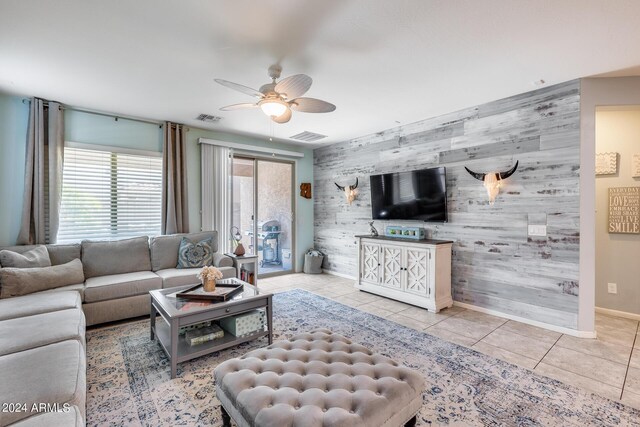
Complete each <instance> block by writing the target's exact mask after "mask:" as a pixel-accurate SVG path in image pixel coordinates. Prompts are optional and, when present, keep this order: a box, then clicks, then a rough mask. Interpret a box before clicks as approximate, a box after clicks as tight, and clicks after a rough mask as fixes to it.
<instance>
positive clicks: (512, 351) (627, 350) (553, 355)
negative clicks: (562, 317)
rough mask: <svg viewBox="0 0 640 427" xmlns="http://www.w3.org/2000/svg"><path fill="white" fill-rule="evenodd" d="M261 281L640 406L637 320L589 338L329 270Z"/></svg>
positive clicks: (602, 324) (604, 319) (616, 322)
mask: <svg viewBox="0 0 640 427" xmlns="http://www.w3.org/2000/svg"><path fill="white" fill-rule="evenodd" d="M258 283H259V286H260V287H261V288H263V289H266V290H269V291H271V292H283V291H287V290H290V289H295V288H300V289H306V290H308V291H310V292H314V293H316V294H318V295H322V296H324V297H327V298H330V299H333V300H335V301H337V302H340V303H342V304H345V305H348V306H351V307H354V308H357V309H358V310H363V311H366V312H368V313H371V314H375V315H376V316H380V317H383V318H385V319H388V320H390V321H393V322H396V323H399V324H401V325H404V326H407V327H409V328H413V329H416V330H421V331H425V332H427V333H429V334H431V335H435V336H438V337H440V338H442V339H444V340H447V341H450V342H454V343H456V344H460V345H463V346H466V347H470V348H473V349H474V350H477V351H479V352H482V353H485V354H487V355H490V356H493V357H496V358H498V359H502V360H505V361H507V362H509V363H513V364H515V365H519V366H521V367H524V368H527V369H530V370H533V371H535V372H538V373H540V374H542V375H545V376H548V377H551V378H555V379H557V380H560V381H562V382H565V383H567V384H571V385H574V386H576V387H580V388H584V389H587V390H589V391H592V392H594V393H597V394H600V395H602V396H605V397H608V398H611V399H615V400H620V401H622V402H623V403H626V404H627V405H630V406H633V407H636V408H639V409H640V330H639V325H638V323H639V322H638V321H635V320H629V319H621V318H617V317H609V316H604V315H600V314H596V330H597V333H598V338H597V339H584V338H575V337H572V336H569V335H563V334H560V333H558V332H553V331H549V330H546V329H542V328H537V327H535V326H530V325H526V324H524V323H520V322H515V321H513V320H507V319H503V318H500V317H495V316H490V315H487V314H483V313H479V312H476V311H471V310H465V309H463V308H460V307H456V306H454V307H452V308H449V309H445V310H442V311H440V312H439V313H437V314H436V313H432V312H428V311H427V310H425V309H422V308H418V307H414V306H411V305H408V304H404V303H401V302H398V301H393V300H390V299H387V298H384V297H380V296H377V295H373V294H369V293H366V292H360V291H358V290H356V289H354V287H353V281H352V280H348V279H343V278H341V277H337V276H332V275H328V274H319V275H307V274H289V275H285V276H278V277H271V278H268V279H260V280H259V282H258Z"/></svg>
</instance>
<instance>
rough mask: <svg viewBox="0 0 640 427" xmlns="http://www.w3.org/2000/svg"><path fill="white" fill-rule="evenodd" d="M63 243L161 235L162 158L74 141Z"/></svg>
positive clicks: (67, 164)
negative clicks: (75, 142)
mask: <svg viewBox="0 0 640 427" xmlns="http://www.w3.org/2000/svg"><path fill="white" fill-rule="evenodd" d="M62 176H63V178H62V201H61V206H60V229H59V230H58V243H65V242H66V243H68V242H79V241H81V240H82V239H104V240H108V239H121V238H126V237H134V236H141V235H150V236H153V235H158V234H160V222H161V215H162V214H161V209H162V207H161V204H162V154H161V153H154V152H151V153H149V152H140V153H138V152H135V151H134V150H119V149H114V148H111V147H97V146H96V148H94V147H93V146H90V145H80V144H72V143H68V144H67V145H66V146H65V150H64V168H63V174H62Z"/></svg>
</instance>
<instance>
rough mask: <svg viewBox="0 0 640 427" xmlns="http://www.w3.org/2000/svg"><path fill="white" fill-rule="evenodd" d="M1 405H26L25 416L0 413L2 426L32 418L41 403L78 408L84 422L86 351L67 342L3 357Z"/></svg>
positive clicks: (0, 358) (0, 364) (77, 343)
mask: <svg viewBox="0 0 640 427" xmlns="http://www.w3.org/2000/svg"><path fill="white" fill-rule="evenodd" d="M0 372H2V381H0V401H2V402H20V403H24V404H26V407H27V411H26V412H0V425H3V426H4V425H7V424H10V423H13V422H16V421H19V420H21V419H24V418H28V417H30V416H32V415H36V412H31V409H32V408H33V405H34V404H36V407H37V404H39V403H50V404H56V403H57V404H59V405H60V406H62V405H63V404H65V403H68V404H71V405H77V406H78V408H79V409H80V411H81V414H82V416H83V418H84V408H85V394H86V387H87V386H86V363H85V355H84V347H83V346H82V344H81V343H80V342H79V341H77V340H68V341H63V342H59V343H55V344H49V345H46V346H44V347H37V348H33V349H31V350H25V351H21V352H19V353H12V354H7V355H5V356H0Z"/></svg>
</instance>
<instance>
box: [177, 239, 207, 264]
mask: <svg viewBox="0 0 640 427" xmlns="http://www.w3.org/2000/svg"><path fill="white" fill-rule="evenodd" d="M212 243H213V239H212V238H211V237H209V238H208V239H204V240H201V241H199V242H198V243H193V242H192V241H191V240H189V239H188V238H186V237H183V238H182V240H181V241H180V248H179V249H178V265H177V268H195V267H205V266H207V265H213V251H212V250H211V244H212Z"/></svg>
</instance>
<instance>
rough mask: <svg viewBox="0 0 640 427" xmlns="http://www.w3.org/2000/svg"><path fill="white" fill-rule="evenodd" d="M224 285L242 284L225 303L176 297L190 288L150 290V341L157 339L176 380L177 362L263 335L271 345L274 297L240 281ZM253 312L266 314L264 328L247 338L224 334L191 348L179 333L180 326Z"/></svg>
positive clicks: (227, 280)
mask: <svg viewBox="0 0 640 427" xmlns="http://www.w3.org/2000/svg"><path fill="white" fill-rule="evenodd" d="M225 282H231V283H237V284H242V285H243V286H244V290H243V292H242V293H239V294H238V295H235V296H234V297H232V299H231V300H229V301H225V302H203V301H193V300H186V299H182V298H176V297H175V293H176V292H179V291H181V290H183V289H187V288H190V287H192V286H193V285H187V286H179V287H175V288H168V289H157V290H153V291H149V294H150V295H151V340H154V339H155V338H156V337H157V338H158V343H160V346H161V347H162V348H163V349H164V351H165V353H167V356H169V359H171V378H175V377H176V371H177V365H178V363H182V362H185V361H187V360H191V359H194V358H196V357H201V356H204V355H207V354H209V353H213V352H214V351H220V350H223V349H225V348H229V347H232V346H235V345H238V344H240V343H243V342H247V341H251V340H254V339H256V338H261V337H264V336H266V337H268V338H269V344H271V343H273V308H272V307H273V306H272V297H273V295H272V294H270V293H267V292H263V291H261V290H260V289H258V288H257V287H255V286H252V285H250V284H248V283H246V282H243V281H241V280H239V279H226V280H225ZM172 295H173V296H172ZM256 309H264V310H266V311H267V329H266V330H264V331H259V332H256V333H255V334H252V335H249V336H244V337H235V336H233V335H231V334H230V333H225V335H224V337H223V338H220V339H217V340H213V341H209V342H206V343H203V344H198V345H194V346H191V345H189V344H188V343H187V342H186V340H185V338H184V336H180V335H179V334H178V332H179V330H180V328H181V327H183V326H188V325H193V324H197V323H202V322H207V321H210V320H218V319H222V318H224V317H228V316H235V315H238V314H241V313H246V312H248V311H253V310H256ZM156 314H160V316H162V320H161V321H160V322H156Z"/></svg>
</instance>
